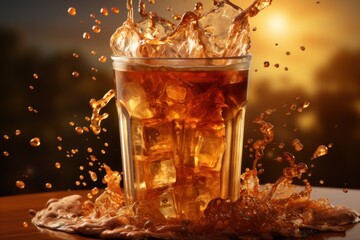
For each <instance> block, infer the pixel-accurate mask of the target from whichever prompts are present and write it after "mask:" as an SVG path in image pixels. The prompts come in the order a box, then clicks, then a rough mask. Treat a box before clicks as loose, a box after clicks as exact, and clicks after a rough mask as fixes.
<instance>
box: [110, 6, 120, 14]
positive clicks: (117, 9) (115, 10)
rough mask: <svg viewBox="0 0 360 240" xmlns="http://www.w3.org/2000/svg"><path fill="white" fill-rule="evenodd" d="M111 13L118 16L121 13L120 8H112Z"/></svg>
mask: <svg viewBox="0 0 360 240" xmlns="http://www.w3.org/2000/svg"><path fill="white" fill-rule="evenodd" d="M111 11H112V12H113V13H115V14H118V13H119V12H120V10H119V8H117V7H112V8H111Z"/></svg>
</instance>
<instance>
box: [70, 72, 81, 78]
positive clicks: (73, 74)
mask: <svg viewBox="0 0 360 240" xmlns="http://www.w3.org/2000/svg"><path fill="white" fill-rule="evenodd" d="M71 75H72V76H73V77H75V78H77V77H79V76H80V74H79V72H76V71H74V72H72V73H71Z"/></svg>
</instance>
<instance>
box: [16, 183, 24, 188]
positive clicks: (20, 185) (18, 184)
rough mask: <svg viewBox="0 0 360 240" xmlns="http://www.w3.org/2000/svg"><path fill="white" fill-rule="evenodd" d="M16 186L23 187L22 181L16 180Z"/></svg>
mask: <svg viewBox="0 0 360 240" xmlns="http://www.w3.org/2000/svg"><path fill="white" fill-rule="evenodd" d="M15 184H16V187H18V188H20V189H24V188H25V183H24V182H23V181H16V183H15Z"/></svg>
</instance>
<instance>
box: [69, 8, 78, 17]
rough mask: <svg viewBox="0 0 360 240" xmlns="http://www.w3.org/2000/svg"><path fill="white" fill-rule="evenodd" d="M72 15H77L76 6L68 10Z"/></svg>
mask: <svg viewBox="0 0 360 240" xmlns="http://www.w3.org/2000/svg"><path fill="white" fill-rule="evenodd" d="M67 12H68V13H69V14H70V15H71V16H75V15H76V8H74V7H69V9H68V11H67Z"/></svg>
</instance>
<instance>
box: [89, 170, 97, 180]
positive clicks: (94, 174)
mask: <svg viewBox="0 0 360 240" xmlns="http://www.w3.org/2000/svg"><path fill="white" fill-rule="evenodd" d="M89 174H90V178H91V180H92V181H93V182H96V181H97V180H98V178H97V175H96V173H95V172H93V171H89Z"/></svg>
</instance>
